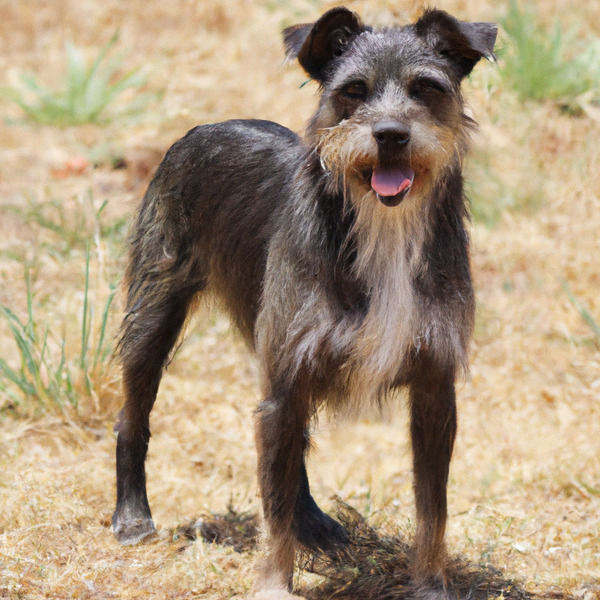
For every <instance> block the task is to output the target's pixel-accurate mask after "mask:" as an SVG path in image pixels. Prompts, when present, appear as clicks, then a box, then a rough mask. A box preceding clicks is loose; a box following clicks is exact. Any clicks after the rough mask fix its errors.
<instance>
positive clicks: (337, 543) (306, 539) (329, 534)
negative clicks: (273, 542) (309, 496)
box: [295, 504, 348, 554]
mask: <svg viewBox="0 0 600 600" xmlns="http://www.w3.org/2000/svg"><path fill="white" fill-rule="evenodd" d="M295 529H296V538H297V539H298V541H299V542H300V543H301V544H302V545H303V546H304V547H305V548H307V549H308V550H311V551H313V552H317V551H320V552H324V553H326V554H328V553H335V552H336V550H339V548H340V547H343V546H345V545H346V544H347V543H348V532H347V531H346V530H345V529H344V527H343V526H342V525H341V524H340V523H338V522H337V521H336V520H335V519H333V518H332V517H330V516H329V515H327V514H325V513H324V512H323V511H322V510H321V509H320V508H319V507H318V506H317V505H316V504H315V505H314V506H311V507H310V508H309V509H308V510H305V511H304V512H302V513H301V514H300V515H299V516H298V517H297V518H296V523H295Z"/></svg>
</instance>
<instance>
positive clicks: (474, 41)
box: [415, 9, 498, 79]
mask: <svg viewBox="0 0 600 600" xmlns="http://www.w3.org/2000/svg"><path fill="white" fill-rule="evenodd" d="M415 30H416V33H417V35H418V36H419V37H421V38H423V39H424V40H425V41H426V42H427V43H428V44H429V45H430V46H431V47H432V48H433V49H434V50H435V51H436V52H438V53H439V54H441V55H443V56H446V57H448V58H449V59H450V60H451V61H452V63H453V65H454V67H455V68H456V70H457V72H458V75H459V77H460V78H461V79H462V78H463V77H466V76H467V75H468V74H469V73H470V72H471V71H472V70H473V67H474V66H475V65H476V64H477V62H478V61H479V59H480V58H482V57H485V58H487V59H488V60H492V61H493V60H495V59H496V57H495V56H494V44H495V42H496V35H497V33H498V27H497V26H496V24H495V23H469V22H467V21H459V20H458V19H455V18H454V17H453V16H451V15H449V14H448V13H447V12H444V11H443V10H437V9H430V10H427V11H425V13H424V14H423V16H422V17H421V18H420V19H419V20H418V21H417V22H416V24H415Z"/></svg>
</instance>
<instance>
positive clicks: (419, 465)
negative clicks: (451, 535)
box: [410, 359, 456, 600]
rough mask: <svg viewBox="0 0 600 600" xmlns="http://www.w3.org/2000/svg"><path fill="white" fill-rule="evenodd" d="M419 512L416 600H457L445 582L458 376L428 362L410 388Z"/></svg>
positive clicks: (415, 571) (415, 547) (414, 559)
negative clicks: (445, 541)
mask: <svg viewBox="0 0 600 600" xmlns="http://www.w3.org/2000/svg"><path fill="white" fill-rule="evenodd" d="M410 408H411V438H412V446H413V470H414V489H415V499H416V509H417V525H416V537H415V546H414V556H413V561H414V562H413V567H412V570H413V573H412V577H413V582H414V584H415V587H416V596H415V597H416V598H423V599H427V600H434V599H435V600H437V599H442V598H454V595H453V592H452V590H451V588H450V586H449V582H447V580H446V577H445V572H444V568H445V561H446V551H445V546H444V533H445V528H446V515H447V500H446V486H447V482H448V471H449V466H450V458H451V456H452V448H453V445H454V438H455V435H456V401H455V392H454V370H453V369H444V368H443V367H440V366H438V365H436V364H435V363H434V362H433V361H429V360H427V359H424V360H423V361H422V365H421V367H420V369H419V373H418V374H417V375H416V377H415V378H414V379H413V381H412V382H411V385H410Z"/></svg>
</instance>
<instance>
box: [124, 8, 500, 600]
mask: <svg viewBox="0 0 600 600" xmlns="http://www.w3.org/2000/svg"><path fill="white" fill-rule="evenodd" d="M494 40H495V27H494V26H493V25H491V24H488V23H466V22H461V21H457V20H456V19H454V18H453V17H451V16H449V15H447V14H446V13H444V12H442V11H427V12H426V13H425V14H424V15H423V17H422V18H421V19H420V20H419V21H418V22H417V23H416V24H414V25H410V26H406V27H401V28H388V29H382V30H373V29H371V28H370V27H367V26H365V25H364V24H363V23H362V22H361V21H360V19H359V18H358V16H357V15H356V14H354V13H352V12H351V11H349V10H347V9H344V8H337V9H332V10H331V11H329V12H327V13H326V14H325V15H323V17H321V19H319V20H318V21H317V22H316V23H311V24H303V25H298V26H295V27H292V28H289V29H287V30H286V31H285V32H284V41H285V44H286V50H287V53H288V56H289V57H290V58H298V60H299V62H300V64H301V65H302V66H303V67H304V68H305V70H306V71H307V72H308V73H309V75H310V76H311V77H313V78H314V79H316V80H317V81H318V82H319V84H320V85H321V89H322V94H321V98H320V102H319V107H318V110H317V112H316V113H315V115H314V116H313V118H312V119H311V121H310V122H309V124H308V127H307V131H306V135H305V137H304V138H300V137H298V136H297V135H295V134H294V133H292V132H290V131H289V130H287V129H285V128H284V127H281V126H280V125H277V124H275V123H271V122H267V121H229V122H226V123H219V124H214V125H205V126H202V127H197V128H195V129H193V130H192V131H190V132H189V133H188V134H187V135H186V136H185V137H184V138H182V139H181V140H180V141H179V142H177V143H176V144H174V145H173V147H172V148H171V149H170V150H169V152H168V153H167V155H166V156H165V159H164V160H163V162H162V164H161V166H160V167H159V169H158V171H157V173H156V176H155V178H154V180H153V181H152V183H151V184H150V186H149V188H148V191H147V193H146V195H145V197H144V200H143V202H142V205H141V208H140V211H139V214H138V217H137V220H136V222H135V223H134V226H133V228H132V233H131V237H130V259H129V266H128V270H127V276H126V280H127V283H128V286H129V294H128V309H127V314H126V316H125V318H124V321H123V326H122V332H121V340H120V346H119V347H120V355H121V359H122V364H123V379H124V387H125V393H126V399H125V404H124V407H123V411H122V413H121V418H120V424H119V437H118V444H117V508H116V511H115V513H114V515H113V530H114V532H115V534H116V536H117V538H118V539H119V540H120V541H121V542H122V543H135V542H136V541H138V540H139V539H142V538H143V537H145V536H147V535H148V534H150V533H152V532H153V531H154V524H153V522H152V519H151V516H150V508H149V506H148V501H147V497H146V489H145V474H144V460H145V456H146V450H147V445H148V440H149V436H150V431H149V413H150V410H151V408H152V405H153V403H154V400H155V398H156V393H157V390H158V385H159V382H160V378H161V373H162V369H163V366H164V365H165V363H166V361H167V360H168V356H169V353H170V351H171V349H172V347H173V345H174V343H175V342H176V339H177V336H178V335H179V332H180V330H181V328H182V326H183V324H184V321H185V319H186V317H187V316H188V314H189V312H190V311H191V310H192V307H193V305H194V300H195V299H196V298H197V297H198V296H199V295H200V294H201V293H212V295H214V296H216V297H217V298H219V299H220V301H221V303H222V304H223V306H224V308H225V309H226V310H227V311H228V312H229V314H230V315H231V317H232V319H233V321H234V323H235V324H236V325H237V326H238V328H239V330H240V331H241V332H242V334H243V335H244V337H245V339H246V340H247V342H248V344H249V345H250V346H251V347H252V348H253V349H254V350H255V351H256V354H257V356H258V360H259V364H260V365H261V369H262V388H263V394H264V401H263V402H262V403H261V404H260V405H259V407H258V409H257V411H256V444H257V453H258V479H259V486H260V490H261V494H262V502H263V512H264V520H265V540H264V549H265V557H264V559H263V560H262V561H260V564H259V575H258V579H257V584H256V598H263V599H267V598H271V599H273V598H288V597H290V593H289V591H288V590H289V588H290V586H291V576H292V570H293V565H294V554H295V551H296V548H297V547H298V545H302V546H304V547H305V548H309V549H312V550H320V551H326V552H327V551H332V550H334V549H335V548H336V546H338V545H339V544H344V543H345V542H346V534H345V531H344V529H343V528H342V527H341V526H340V525H339V524H338V523H337V522H336V521H334V520H333V519H332V518H331V517H329V516H327V515H325V514H324V513H323V512H321V510H320V509H319V508H318V506H317V505H316V503H315V502H314V500H313V498H312V496H311V494H310V490H309V485H308V478H307V475H306V468H305V463H304V460H305V455H306V454H307V452H308V449H309V445H310V444H309V439H308V433H307V426H308V423H309V421H310V419H311V417H312V416H313V415H314V414H315V412H316V410H318V408H319V407H320V406H321V405H323V404H325V405H327V406H328V407H329V408H330V409H331V410H332V411H335V410H337V409H339V408H340V407H341V406H342V405H345V406H348V405H350V406H352V407H359V406H360V405H362V404H364V403H366V402H370V401H372V400H373V399H375V400H377V399H380V398H381V397H383V396H385V395H386V394H387V393H388V392H389V391H390V390H394V389H397V388H399V387H401V386H408V388H409V399H410V408H411V436H412V442H413V454H414V471H415V497H416V505H417V520H416V522H417V530H416V537H415V544H414V564H413V567H412V570H413V582H414V589H415V594H416V596H418V597H422V598H429V599H434V598H444V597H446V598H448V597H452V594H453V592H452V586H451V582H449V581H447V579H446V577H445V575H444V563H445V550H444V543H443V537H444V528H445V520H446V482H447V477H448V466H449V462H450V456H451V452H452V445H453V441H454V435H455V431H456V408H455V399H454V379H455V377H456V374H457V372H458V371H459V370H460V369H462V368H465V367H466V363H467V355H468V342H469V338H470V335H471V331H472V327H473V312H474V301H473V291H472V287H471V278H470V268H469V255H468V238H467V233H466V230H465V219H466V217H467V211H466V207H465V198H464V194H463V188H462V174H461V168H462V161H463V158H464V156H465V153H466V150H467V146H468V137H469V130H470V129H471V127H472V125H473V123H472V121H471V120H470V119H469V118H468V117H466V116H465V114H464V110H463V108H464V107H463V100H462V97H461V93H460V82H461V80H462V78H463V77H465V76H466V75H467V74H468V73H469V72H470V70H471V69H472V68H473V66H474V65H475V63H476V62H477V61H478V60H479V59H480V58H481V57H482V56H488V57H490V56H492V51H493V45H494ZM382 182H383V183H382ZM390 190H391V191H390Z"/></svg>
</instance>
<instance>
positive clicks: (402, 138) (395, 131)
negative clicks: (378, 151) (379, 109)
mask: <svg viewBox="0 0 600 600" xmlns="http://www.w3.org/2000/svg"><path fill="white" fill-rule="evenodd" d="M371 131H372V132H373V137H374V138H375V140H376V141H377V144H378V145H379V146H380V147H386V148H389V149H390V150H391V149H393V148H394V147H395V146H403V145H404V144H406V143H407V142H408V140H410V130H409V128H408V127H407V126H406V125H403V124H402V123H400V122H398V121H379V122H377V123H375V125H373V128H372V130H371Z"/></svg>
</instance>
